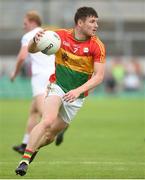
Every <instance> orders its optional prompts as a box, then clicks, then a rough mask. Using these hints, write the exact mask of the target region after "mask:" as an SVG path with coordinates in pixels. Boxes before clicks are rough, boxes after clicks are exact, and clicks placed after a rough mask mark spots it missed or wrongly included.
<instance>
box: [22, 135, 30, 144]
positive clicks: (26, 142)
mask: <svg viewBox="0 0 145 180" xmlns="http://www.w3.org/2000/svg"><path fill="white" fill-rule="evenodd" d="M28 140H29V134H25V135H24V137H23V141H22V143H23V144H28Z"/></svg>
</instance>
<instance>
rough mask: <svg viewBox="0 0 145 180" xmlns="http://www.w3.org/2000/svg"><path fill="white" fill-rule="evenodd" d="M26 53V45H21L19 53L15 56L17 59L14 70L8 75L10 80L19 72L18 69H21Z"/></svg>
mask: <svg viewBox="0 0 145 180" xmlns="http://www.w3.org/2000/svg"><path fill="white" fill-rule="evenodd" d="M27 55H28V47H27V46H22V47H21V49H20V51H19V53H18V56H17V61H16V65H15V68H14V71H13V72H12V74H11V75H10V80H11V81H14V80H15V78H16V76H17V75H18V73H19V71H20V69H21V67H22V65H23V63H24V61H25V59H26V57H27Z"/></svg>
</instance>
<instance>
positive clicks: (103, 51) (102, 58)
mask: <svg viewBox="0 0 145 180" xmlns="http://www.w3.org/2000/svg"><path fill="white" fill-rule="evenodd" d="M92 40H94V41H95V42H96V43H97V44H98V46H99V47H100V51H101V55H100V62H101V63H105V61H106V59H105V47H104V44H103V43H102V42H101V41H100V39H99V38H97V37H92Z"/></svg>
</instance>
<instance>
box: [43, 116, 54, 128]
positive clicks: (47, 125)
mask: <svg viewBox="0 0 145 180" xmlns="http://www.w3.org/2000/svg"><path fill="white" fill-rule="evenodd" d="M55 119H56V117H54V116H49V117H47V118H43V120H42V123H43V126H44V128H45V129H48V128H51V125H52V124H53V122H54V120H55Z"/></svg>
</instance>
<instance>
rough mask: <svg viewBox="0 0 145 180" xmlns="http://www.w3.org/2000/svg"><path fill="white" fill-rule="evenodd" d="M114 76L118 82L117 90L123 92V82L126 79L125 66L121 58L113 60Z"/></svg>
mask: <svg viewBox="0 0 145 180" xmlns="http://www.w3.org/2000/svg"><path fill="white" fill-rule="evenodd" d="M112 75H113V78H114V79H115V82H116V90H117V91H121V90H122V89H123V80H124V77H125V67H124V64H123V62H122V60H121V58H120V57H118V58H116V59H114V60H113V63H112Z"/></svg>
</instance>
